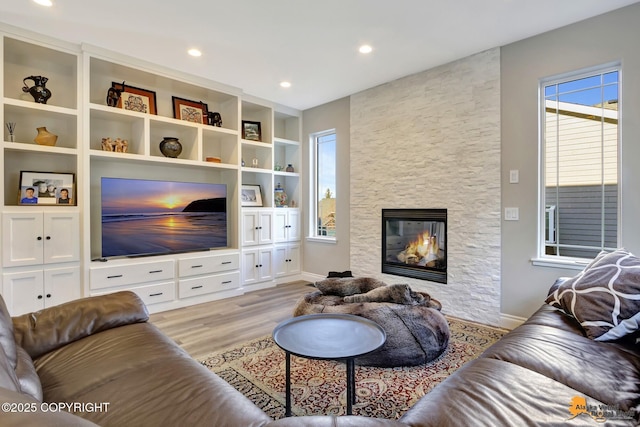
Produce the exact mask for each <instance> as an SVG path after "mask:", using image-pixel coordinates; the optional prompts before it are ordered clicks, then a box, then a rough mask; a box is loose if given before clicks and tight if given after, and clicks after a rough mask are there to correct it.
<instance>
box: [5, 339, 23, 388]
mask: <svg viewBox="0 0 640 427" xmlns="http://www.w3.org/2000/svg"><path fill="white" fill-rule="evenodd" d="M1 388H5V389H7V390H11V391H17V392H20V383H19V382H18V377H17V376H16V371H15V370H14V369H13V367H12V366H11V362H10V361H9V358H8V357H7V356H6V354H5V353H4V350H3V349H2V347H0V389H1Z"/></svg>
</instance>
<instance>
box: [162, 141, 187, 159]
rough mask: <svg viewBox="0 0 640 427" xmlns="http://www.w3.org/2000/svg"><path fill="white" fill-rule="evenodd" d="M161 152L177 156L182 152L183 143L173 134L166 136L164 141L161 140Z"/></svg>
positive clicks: (166, 155) (168, 155) (165, 154)
mask: <svg viewBox="0 0 640 427" xmlns="http://www.w3.org/2000/svg"><path fill="white" fill-rule="evenodd" d="M160 152H161V153H162V154H163V155H164V156H165V157H171V158H174V159H175V158H176V157H178V156H179V155H180V153H182V144H180V141H179V140H178V138H175V137H173V136H165V137H164V138H163V139H162V141H160Z"/></svg>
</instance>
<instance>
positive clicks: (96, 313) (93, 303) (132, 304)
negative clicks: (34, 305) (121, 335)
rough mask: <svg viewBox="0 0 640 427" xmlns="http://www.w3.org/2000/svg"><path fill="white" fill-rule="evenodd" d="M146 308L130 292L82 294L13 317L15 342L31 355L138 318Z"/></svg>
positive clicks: (145, 313)
mask: <svg viewBox="0 0 640 427" xmlns="http://www.w3.org/2000/svg"><path fill="white" fill-rule="evenodd" d="M148 319H149V312H148V311H147V308H146V306H145V305H144V303H143V302H142V300H141V299H140V298H139V297H138V296H137V295H136V294H135V293H133V292H129V291H123V292H116V293H113V294H108V295H101V296H96V297H90V298H82V299H79V300H74V301H70V302H68V303H65V304H60V305H57V306H54V307H50V308H45V309H44V310H41V311H37V312H34V313H29V314H24V315H22V316H19V317H14V318H13V326H14V334H15V338H16V342H17V343H18V344H19V345H20V346H22V347H23V348H24V349H25V350H26V351H27V353H29V355H30V356H31V357H32V358H33V359H36V358H37V357H39V356H41V355H43V354H45V353H48V352H50V351H53V350H55V349H57V348H59V347H62V346H64V345H67V344H69V343H71V342H74V341H77V340H79V339H81V338H84V337H87V336H89V335H92V334H95V333H98V332H100V331H104V330H107V329H111V328H115V327H118V326H122V325H128V324H131V323H137V322H146V321H147V320H148Z"/></svg>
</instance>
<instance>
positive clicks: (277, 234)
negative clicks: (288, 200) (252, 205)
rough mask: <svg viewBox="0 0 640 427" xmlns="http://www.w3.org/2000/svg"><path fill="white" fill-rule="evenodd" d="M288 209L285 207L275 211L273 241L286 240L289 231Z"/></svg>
mask: <svg viewBox="0 0 640 427" xmlns="http://www.w3.org/2000/svg"><path fill="white" fill-rule="evenodd" d="M287 216H288V215H287V211H286V210H285V208H280V209H277V210H276V211H275V212H274V213H273V241H274V242H286V241H287V237H288V233H287V223H288V219H287Z"/></svg>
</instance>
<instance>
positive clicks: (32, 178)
mask: <svg viewBox="0 0 640 427" xmlns="http://www.w3.org/2000/svg"><path fill="white" fill-rule="evenodd" d="M74 184H75V174H73V173H56V172H33V171H20V189H19V190H20V196H19V199H18V202H19V204H20V205H59V206H70V205H71V206H75V204H76V198H75V194H74V192H73V189H74Z"/></svg>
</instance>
